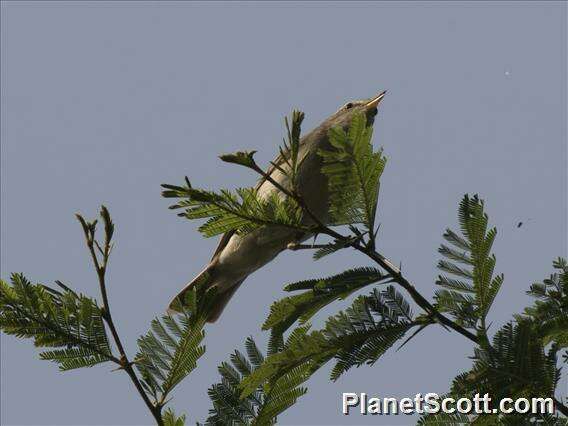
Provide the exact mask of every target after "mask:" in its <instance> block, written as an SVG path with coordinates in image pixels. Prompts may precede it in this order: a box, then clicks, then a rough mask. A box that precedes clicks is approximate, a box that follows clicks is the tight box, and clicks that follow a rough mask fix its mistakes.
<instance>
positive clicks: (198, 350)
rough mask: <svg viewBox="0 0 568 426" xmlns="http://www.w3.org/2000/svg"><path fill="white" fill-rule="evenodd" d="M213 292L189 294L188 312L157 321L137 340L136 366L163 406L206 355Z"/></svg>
mask: <svg viewBox="0 0 568 426" xmlns="http://www.w3.org/2000/svg"><path fill="white" fill-rule="evenodd" d="M213 298H214V296H213V292H212V291H211V290H210V291H208V292H207V293H204V292H202V291H200V290H198V289H194V290H193V291H191V292H189V293H188V296H187V300H186V302H187V305H186V306H187V309H186V310H185V312H184V313H182V314H180V315H178V316H177V318H176V317H174V316H170V315H165V316H163V317H162V318H161V320H160V319H158V318H155V319H154V320H153V321H152V323H151V327H150V330H149V331H148V333H146V335H144V336H141V337H140V338H139V339H138V347H139V351H138V353H137V354H136V358H135V363H136V367H137V369H138V371H139V372H140V374H141V376H142V385H143V386H144V388H145V389H146V391H147V392H148V393H149V394H150V395H151V396H152V397H153V398H154V401H155V402H156V403H159V404H163V403H164V402H165V399H166V397H167V395H168V394H169V393H170V392H171V391H172V389H173V388H174V387H175V386H176V385H177V384H179V383H180V382H181V381H182V380H183V379H184V378H185V377H186V376H187V375H188V374H189V373H191V372H192V371H193V370H194V369H195V367H196V366H197V360H198V359H199V358H200V357H201V356H202V355H203V354H204V353H205V346H203V345H202V344H201V343H202V341H203V338H204V337H205V332H204V331H203V327H204V325H205V323H206V319H207V311H208V309H210V306H211V303H212V301H213Z"/></svg>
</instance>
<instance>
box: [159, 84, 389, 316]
mask: <svg viewBox="0 0 568 426" xmlns="http://www.w3.org/2000/svg"><path fill="white" fill-rule="evenodd" d="M384 95H385V92H382V93H380V94H379V95H378V96H374V97H372V98H369V99H364V100H359V101H352V102H348V103H347V104H345V105H344V106H342V107H341V108H340V109H339V110H338V111H337V112H335V113H334V114H332V115H331V116H330V117H328V118H327V119H326V120H325V121H323V122H322V123H321V124H320V125H319V126H318V127H316V128H315V129H313V130H312V131H311V132H309V133H308V134H306V135H305V136H304V137H302V138H301V140H300V147H299V152H298V160H299V167H298V172H297V178H296V179H297V180H296V182H297V191H298V193H299V195H300V196H301V197H302V198H303V199H304V201H305V202H306V204H307V205H308V207H309V209H310V210H311V211H312V212H313V213H315V214H316V215H317V216H318V218H319V219H320V220H321V221H322V222H324V223H326V222H327V220H328V191H327V179H326V177H325V176H324V175H323V173H322V172H321V167H322V160H321V158H320V156H319V154H318V150H320V149H330V144H329V139H328V131H329V129H330V128H332V127H335V126H339V127H342V128H343V129H344V130H347V129H348V128H349V125H350V123H351V119H352V117H353V115H354V113H355V112H363V113H364V114H365V116H366V117H367V124H368V125H372V124H373V121H374V117H375V115H376V113H377V106H378V104H379V103H380V101H381V100H382V98H383V97H384ZM274 163H276V164H278V165H279V167H280V168H282V169H284V170H286V163H285V162H284V161H283V159H282V157H281V156H280V155H279V156H278V157H276V159H275V160H274ZM267 174H268V175H270V177H271V178H272V179H274V180H275V181H276V182H278V183H279V184H280V185H281V186H283V187H284V188H287V189H288V188H290V185H291V183H290V181H289V178H288V177H287V176H286V174H284V173H282V171H281V170H278V168H276V167H274V166H271V167H270V168H269V169H268V170H267ZM256 190H257V194H258V196H259V197H261V198H263V199H265V198H266V197H268V196H269V195H271V194H273V193H277V194H279V196H282V197H283V196H284V194H282V193H281V191H280V190H279V189H278V188H276V187H275V186H274V185H272V183H270V182H268V181H266V180H265V179H264V178H262V179H260V181H259V182H258V183H257V185H256ZM304 221H305V223H306V224H309V223H310V218H308V217H306V218H305V219H304ZM309 237H310V235H307V234H305V233H304V234H300V233H299V232H298V231H296V230H294V229H290V228H286V227H283V226H276V225H274V226H263V227H260V228H257V229H255V230H254V231H252V232H250V233H247V234H244V235H238V234H236V233H234V232H228V233H226V234H224V235H223V236H222V237H221V240H220V242H219V245H218V246H217V249H216V250H215V253H214V254H213V257H212V258H211V261H210V262H209V264H208V265H207V266H206V267H205V269H204V270H203V271H202V272H201V273H200V274H199V275H198V276H197V277H195V278H194V279H193V280H192V281H191V282H190V283H189V284H188V285H187V286H186V287H185V288H184V289H183V290H182V291H181V292H180V293H179V294H178V295H177V296H176V297H175V298H174V299H173V301H172V303H171V304H170V309H174V310H175V309H176V305H178V303H179V301H180V300H181V301H183V300H184V299H185V298H184V295H185V293H186V292H187V291H189V290H190V289H191V288H192V287H193V286H195V285H197V284H199V285H204V286H205V287H206V288H212V287H216V289H217V296H216V301H215V307H214V309H213V311H212V312H211V314H210V317H209V321H210V322H214V321H215V320H217V319H218V318H219V316H220V315H221V312H222V311H223V309H224V308H225V306H226V305H227V303H228V301H229V300H230V299H231V297H232V296H233V295H234V294H235V292H236V290H237V289H238V288H239V286H240V285H241V284H242V283H243V281H244V280H245V279H246V278H247V277H248V276H249V275H250V274H251V273H253V272H254V271H256V270H257V269H259V268H261V267H262V266H264V265H266V264H267V263H269V262H270V261H271V260H273V259H274V258H275V257H276V256H277V255H278V254H279V253H280V252H282V251H283V250H285V249H286V247H287V246H288V244H289V243H292V242H298V241H303V240H305V239H307V238H309Z"/></svg>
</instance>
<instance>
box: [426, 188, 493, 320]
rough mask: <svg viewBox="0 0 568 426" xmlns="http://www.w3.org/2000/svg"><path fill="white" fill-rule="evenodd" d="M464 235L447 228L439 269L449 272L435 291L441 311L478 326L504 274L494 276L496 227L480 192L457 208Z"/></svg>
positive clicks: (442, 277)
mask: <svg viewBox="0 0 568 426" xmlns="http://www.w3.org/2000/svg"><path fill="white" fill-rule="evenodd" d="M458 218H459V223H460V228H461V234H462V235H459V234H457V233H456V232H454V231H452V230H450V229H447V230H446V232H445V233H444V239H445V240H446V241H447V242H448V243H449V245H446V244H442V245H441V246H440V248H439V249H438V252H439V253H440V254H441V255H442V256H444V258H445V259H442V260H440V261H439V263H438V268H439V269H440V270H441V271H443V272H445V273H446V274H447V275H440V276H439V277H438V280H437V281H436V284H437V285H439V286H440V287H443V289H442V290H437V291H436V305H437V307H438V309H439V310H440V311H442V312H449V313H450V314H452V316H453V317H454V318H455V319H456V321H457V322H458V323H459V324H460V325H462V326H464V327H468V328H475V327H476V326H477V325H478V322H479V321H481V322H483V321H485V317H486V316H487V313H488V312H489V309H490V307H491V305H492V303H493V301H494V299H495V296H496V295H497V293H498V292H499V289H500V288H501V285H502V283H503V275H497V276H493V270H494V268H495V261H496V258H495V256H494V255H493V254H491V247H492V245H493V241H494V239H495V236H496V235H497V230H496V229H495V228H491V229H489V230H488V229H487V226H488V217H487V214H486V213H485V212H484V205H483V201H482V200H480V199H479V198H478V197H477V195H475V196H474V197H471V198H470V197H469V196H468V195H465V196H464V198H463V199H462V201H461V203H460V207H459V211H458Z"/></svg>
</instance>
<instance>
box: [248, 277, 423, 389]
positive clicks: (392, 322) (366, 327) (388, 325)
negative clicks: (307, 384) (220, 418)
mask: <svg viewBox="0 0 568 426" xmlns="http://www.w3.org/2000/svg"><path fill="white" fill-rule="evenodd" d="M413 325H414V324H413V322H412V313H411V311H410V307H409V305H408V303H406V302H405V301H404V299H403V298H402V295H400V294H399V293H398V292H397V291H396V290H395V289H394V288H387V290H385V291H383V292H379V291H378V290H376V289H375V290H374V291H372V292H371V293H370V294H369V295H367V296H359V297H358V298H357V299H355V300H354V302H353V304H352V305H351V306H350V307H349V308H347V309H346V310H345V311H342V312H339V313H338V314H337V315H335V316H332V317H330V318H329V319H328V320H327V322H326V324H325V327H324V328H323V329H322V330H316V331H312V332H309V326H300V327H298V328H296V329H295V330H294V331H293V332H292V333H291V334H290V336H289V338H288V340H287V341H286V343H285V344H284V345H283V347H282V349H281V350H280V351H279V352H276V353H272V354H271V355H269V356H268V357H267V358H266V360H265V361H264V363H263V364H262V365H261V366H260V367H259V368H258V369H256V370H255V371H254V372H253V373H252V374H251V375H250V376H248V377H247V378H246V379H245V380H243V383H242V384H241V389H242V396H247V395H250V394H251V393H252V392H254V390H255V389H256V388H257V387H258V386H261V385H263V384H264V385H271V384H272V383H273V382H274V381H275V380H278V379H279V378H280V377H282V376H284V375H286V374H288V373H289V372H291V371H293V370H294V369H295V368H298V367H300V366H309V370H310V371H311V372H312V373H313V372H315V371H316V370H317V369H318V368H319V367H321V366H322V365H324V364H325V363H327V362H328V361H330V360H332V359H334V358H335V360H336V364H335V366H334V368H333V370H332V373H331V378H332V380H336V379H337V378H338V377H339V376H340V375H341V374H342V373H344V372H345V371H347V370H348V369H350V368H352V367H354V366H360V365H362V364H373V363H374V362H376V361H377V359H378V358H379V357H380V356H381V355H382V354H383V353H385V352H386V350H387V349H388V348H390V347H391V346H392V345H393V344H394V343H395V342H396V341H397V340H398V339H400V338H402V337H403V336H404V334H405V333H406V331H408V330H409V329H410V328H411V327H412V326H413ZM306 368H308V367H306Z"/></svg>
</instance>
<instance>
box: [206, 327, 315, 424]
mask: <svg viewBox="0 0 568 426" xmlns="http://www.w3.org/2000/svg"><path fill="white" fill-rule="evenodd" d="M245 347H246V352H247V354H246V355H244V354H243V353H241V352H239V351H235V352H234V353H233V354H232V355H231V362H230V363H227V362H224V363H222V364H221V365H220V366H219V369H218V370H219V373H220V374H221V382H220V383H217V384H215V385H213V386H211V388H209V391H208V394H209V397H210V398H211V401H212V402H213V408H212V409H211V410H209V417H208V419H207V421H206V423H205V424H207V425H219V426H225V425H237V424H238V425H258V426H263V425H273V424H276V420H277V416H278V415H279V414H280V413H282V412H283V411H284V410H286V409H287V408H288V407H290V406H291V405H293V404H294V403H295V402H296V401H297V399H298V398H299V397H301V396H302V395H304V394H305V393H306V391H307V389H306V388H305V387H301V386H300V385H301V384H302V383H304V381H305V380H306V379H307V378H308V377H309V376H310V371H309V368H308V366H301V367H299V368H297V369H294V370H292V371H290V372H289V373H288V374H286V375H284V376H282V377H280V378H279V379H278V380H277V381H276V382H275V383H274V385H273V386H270V387H269V386H259V387H258V388H257V389H255V390H254V392H251V394H250V395H248V396H247V397H245V398H242V399H241V397H240V388H239V386H240V384H241V383H242V381H243V379H245V378H246V377H248V376H250V374H252V373H253V372H254V371H256V369H258V368H259V366H260V365H261V364H262V362H263V361H264V355H263V354H262V352H261V351H260V350H259V349H258V347H257V346H256V344H255V342H254V340H253V339H252V338H250V337H249V338H247V340H246V342H245Z"/></svg>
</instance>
